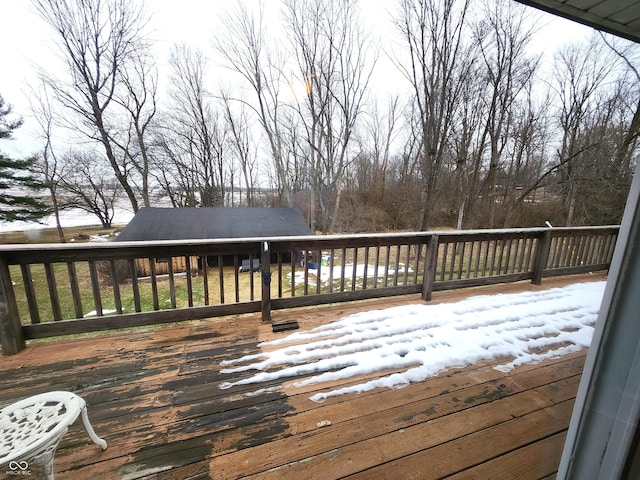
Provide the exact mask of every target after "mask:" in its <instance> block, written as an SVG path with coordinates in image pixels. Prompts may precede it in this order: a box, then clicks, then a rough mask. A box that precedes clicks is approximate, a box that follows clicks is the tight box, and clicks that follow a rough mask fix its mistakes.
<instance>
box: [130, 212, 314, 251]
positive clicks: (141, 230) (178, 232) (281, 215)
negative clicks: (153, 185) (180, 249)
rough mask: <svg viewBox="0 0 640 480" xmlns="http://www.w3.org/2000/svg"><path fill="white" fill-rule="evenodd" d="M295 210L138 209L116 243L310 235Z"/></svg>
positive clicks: (301, 217) (309, 231)
mask: <svg viewBox="0 0 640 480" xmlns="http://www.w3.org/2000/svg"><path fill="white" fill-rule="evenodd" d="M312 233H313V232H311V230H310V229H309V226H308V225H307V222H306V221H305V219H304V217H303V216H302V214H301V213H300V210H299V209H297V208H155V207H145V208H141V209H140V210H139V211H138V212H137V213H136V214H135V216H134V217H133V218H132V219H131V221H130V222H129V224H128V225H127V226H126V227H125V228H124V229H123V230H122V232H121V233H120V235H119V236H118V241H121V242H124V241H151V240H194V239H212V238H247V237H282V236H298V235H312Z"/></svg>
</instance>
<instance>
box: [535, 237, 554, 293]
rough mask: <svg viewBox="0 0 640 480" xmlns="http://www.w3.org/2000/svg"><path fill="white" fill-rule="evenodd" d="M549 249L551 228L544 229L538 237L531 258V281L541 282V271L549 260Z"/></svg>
mask: <svg viewBox="0 0 640 480" xmlns="http://www.w3.org/2000/svg"><path fill="white" fill-rule="evenodd" d="M550 250H551V229H550V228H549V229H547V230H544V231H543V232H542V236H541V237H540V238H538V245H537V247H536V253H535V257H534V260H533V273H532V276H531V283H533V284H534V285H540V284H541V283H542V273H543V272H544V269H545V268H546V266H547V261H548V260H549V252H550Z"/></svg>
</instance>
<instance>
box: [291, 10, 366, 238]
mask: <svg viewBox="0 0 640 480" xmlns="http://www.w3.org/2000/svg"><path fill="white" fill-rule="evenodd" d="M358 14H359V10H358V8H357V3H356V2H352V1H348V0H340V1H333V2H326V1H323V0H307V1H303V2H297V1H293V0H286V1H285V16H286V21H287V23H288V25H289V29H290V34H291V37H292V43H293V45H294V47H295V55H296V58H297V63H298V69H299V78H300V79H304V81H305V84H306V92H305V96H304V99H300V101H299V102H298V103H297V104H296V105H294V107H295V109H296V110H297V111H298V113H299V115H300V119H301V124H302V126H303V128H304V135H305V140H306V143H307V144H308V147H307V151H306V156H307V160H308V165H309V179H310V184H311V187H312V193H314V194H315V197H316V198H315V200H316V201H317V204H318V207H319V212H318V213H319V215H318V218H319V225H318V226H319V227H320V229H322V230H324V231H328V232H333V231H334V230H335V225H336V220H337V218H338V211H339V209H340V199H341V195H342V190H343V182H344V176H345V174H346V172H347V168H348V166H349V163H350V161H351V160H352V159H353V157H355V154H356V150H355V148H354V147H353V146H352V145H353V143H354V142H353V137H354V133H355V131H356V126H357V124H358V121H359V119H360V115H361V112H362V108H363V105H364V101H365V97H366V95H367V93H368V86H369V83H370V80H371V75H372V73H373V69H374V67H375V61H376V56H375V54H374V53H373V50H372V48H371V44H370V42H369V37H368V34H367V32H365V31H364V30H363V29H362V27H361V26H360V25H361V24H360V22H359V17H358ZM313 221H315V216H314V218H313ZM313 227H315V225H313V224H312V228H313Z"/></svg>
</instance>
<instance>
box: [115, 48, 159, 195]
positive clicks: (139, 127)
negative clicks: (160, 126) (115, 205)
mask: <svg viewBox="0 0 640 480" xmlns="http://www.w3.org/2000/svg"><path fill="white" fill-rule="evenodd" d="M118 81H119V83H120V84H121V85H122V86H123V88H122V89H121V91H119V92H117V93H116V95H114V101H115V102H117V103H118V104H119V105H120V106H122V108H123V109H124V111H125V112H126V114H127V116H128V129H127V131H126V132H118V131H117V130H115V131H114V133H115V135H114V134H113V133H112V134H111V135H110V136H111V139H112V141H113V143H114V144H115V145H117V146H118V147H119V148H120V149H121V151H122V154H123V155H124V157H125V158H126V159H127V160H128V162H129V163H130V164H131V165H133V169H134V170H135V172H137V176H138V177H139V182H140V188H139V194H140V197H141V199H142V204H143V205H144V206H145V207H149V206H151V202H150V190H151V186H150V184H149V180H150V168H151V163H152V161H151V149H150V148H149V145H148V143H149V137H150V135H149V134H148V132H149V130H150V127H151V126H152V121H153V118H154V116H155V114H156V112H157V104H156V93H157V87H158V72H157V70H156V68H155V66H153V65H152V64H151V59H150V58H149V57H148V55H146V53H145V52H139V51H137V52H133V55H132V57H131V59H130V60H129V62H127V63H126V64H125V65H124V66H123V68H122V69H120V70H119V72H118Z"/></svg>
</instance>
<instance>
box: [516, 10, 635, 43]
mask: <svg viewBox="0 0 640 480" xmlns="http://www.w3.org/2000/svg"><path fill="white" fill-rule="evenodd" d="M516 1H517V2H519V3H523V4H525V5H530V6H532V7H535V8H538V9H540V10H544V11H546V12H549V13H553V14H554V15H558V16H561V17H565V18H568V19H569V20H574V21H576V22H579V23H582V24H584V25H588V26H590V27H593V28H596V29H598V30H602V31H604V32H607V33H612V34H614V35H618V36H620V37H623V38H626V39H628V40H632V41H634V42H637V43H638V42H640V2H638V1H637V0H516Z"/></svg>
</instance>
